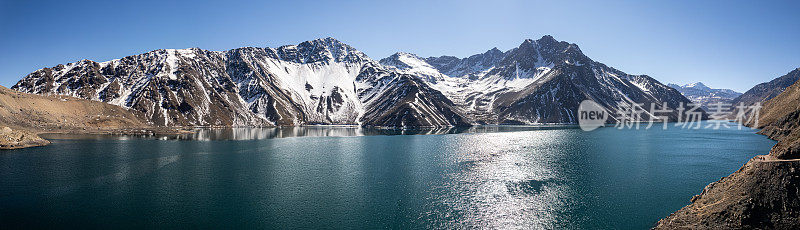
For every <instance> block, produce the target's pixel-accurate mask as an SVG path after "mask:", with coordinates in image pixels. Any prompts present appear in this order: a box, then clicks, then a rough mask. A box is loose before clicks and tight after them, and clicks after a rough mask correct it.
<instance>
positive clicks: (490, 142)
mask: <svg viewBox="0 0 800 230" xmlns="http://www.w3.org/2000/svg"><path fill="white" fill-rule="evenodd" d="M407 134H428V135H407ZM46 137H47V138H50V139H51V140H52V142H53V144H52V145H49V146H44V147H37V148H30V149H21V150H11V151H2V152H0V225H2V226H5V227H0V228H6V227H11V228H30V227H78V228H92V227H100V228H113V229H117V228H152V227H158V228H169V227H173V228H177V227H181V228H187V227H189V228H192V227H198V228H226V229H230V228H268V229H286V228H368V229H375V228H449V229H452V228H474V227H482V228H513V227H536V228H620V229H645V228H650V227H651V226H653V224H654V223H655V222H656V221H658V220H659V219H660V218H663V217H665V216H667V215H669V214H670V213H671V212H674V211H676V210H678V209H679V208H681V207H682V206H684V205H686V204H688V203H689V199H690V198H691V197H692V196H693V195H695V194H698V193H699V192H700V191H701V190H702V189H703V187H704V186H705V185H707V184H708V183H710V182H712V181H716V180H718V179H719V178H720V177H723V176H727V175H729V174H730V173H732V172H733V171H735V170H736V169H738V168H739V167H741V166H742V164H744V163H745V162H747V160H749V159H750V158H751V157H753V156H755V155H758V154H766V153H767V152H768V151H769V149H770V147H771V146H772V145H774V144H775V142H774V141H771V140H768V139H767V138H766V137H764V136H761V135H757V134H755V130H752V129H748V128H745V129H743V130H738V129H736V128H735V127H734V128H731V129H721V130H713V129H700V130H687V129H680V128H679V127H671V128H670V129H668V130H661V129H651V130H618V129H615V128H601V129H598V130H595V131H592V132H583V131H581V130H580V129H575V128H572V127H559V126H553V127H474V128H470V129H441V130H423V131H409V130H407V131H389V130H368V129H360V128H351V127H303V128H280V129H277V128H264V129H255V128H253V129H250V128H238V129H214V130H203V131H201V132H199V133H198V134H193V135H185V136H180V137H164V138H135V137H119V136H115V137H109V136H86V135H80V136H79V135H48V136H46Z"/></svg>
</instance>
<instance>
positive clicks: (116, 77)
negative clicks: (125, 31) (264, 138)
mask: <svg viewBox="0 0 800 230" xmlns="http://www.w3.org/2000/svg"><path fill="white" fill-rule="evenodd" d="M412 62H414V63H412ZM552 70H557V71H552ZM451 75H457V76H451ZM459 75H460V76H459ZM551 79H556V81H553V82H559V83H556V84H547V82H544V81H545V80H547V81H548V82H549V81H550V80H551ZM576 82H577V84H576ZM560 85H567V86H569V87H568V88H564V89H563V90H564V91H568V92H564V93H562V94H556V93H557V92H560V91H559V90H562V89H561V87H560ZM12 89H14V90H18V91H21V92H28V93H36V94H58V95H69V96H75V97H79V98H85V99H91V100H96V101H102V102H106V103H110V104H114V105H119V106H122V107H125V108H130V109H133V110H136V111H139V112H142V113H143V114H145V116H146V117H147V119H148V120H150V121H152V122H153V123H154V124H156V125H160V126H274V125H288V126H293V125H308V124H337V125H338V124H346V125H360V126H379V127H416V126H420V127H422V126H424V127H427V126H462V125H472V124H538V123H575V122H577V119H576V116H575V112H576V109H577V104H578V103H580V100H583V99H595V100H600V101H601V102H600V103H601V104H602V105H604V106H606V107H608V108H609V109H610V108H614V107H616V106H619V103H620V101H623V100H630V101H633V102H637V103H643V104H659V105H661V103H663V102H669V103H670V104H678V103H679V102H681V103H683V102H688V100H687V99H686V98H684V97H683V96H681V95H680V94H679V93H677V91H675V92H672V91H669V89H671V88H669V87H666V86H665V85H663V84H661V83H660V82H658V81H656V80H655V79H652V78H650V77H648V76H646V75H628V74H625V73H624V72H621V71H619V70H616V69H614V68H611V67H608V66H606V65H604V64H602V63H599V62H595V61H592V60H591V59H589V58H588V57H586V56H585V55H583V53H582V52H581V51H580V48H578V46H577V45H576V44H573V43H567V42H563V41H557V40H555V39H554V38H553V37H552V36H543V37H542V38H541V39H538V40H533V39H526V40H524V41H523V42H522V44H520V46H519V47H517V48H514V49H511V50H508V51H500V50H499V49H497V48H493V49H490V50H488V51H486V52H484V53H481V54H476V55H472V56H470V57H467V58H456V57H450V56H440V57H429V58H420V57H417V56H416V55H413V54H409V53H397V54H395V55H392V56H390V57H387V58H384V59H381V60H379V61H376V60H373V59H371V58H369V57H368V56H367V55H366V54H364V53H363V52H361V51H358V50H357V49H355V48H353V47H351V46H349V45H347V44H345V43H343V42H341V41H338V40H336V39H334V38H331V37H328V38H320V39H315V40H311V41H305V42H301V43H299V44H297V45H284V46H279V47H278V48H269V47H264V48H259V47H242V48H236V49H230V50H227V51H208V50H203V49H199V48H188V49H159V50H154V51H150V52H147V53H143V54H138V55H131V56H127V57H123V58H120V59H114V60H111V61H106V62H94V61H90V60H81V61H79V62H75V63H69V64H67V65H57V66H55V67H52V68H43V69H40V70H37V71H34V72H33V73H31V74H29V75H27V76H25V77H24V78H23V79H21V80H20V81H19V82H18V83H17V84H15V85H14V86H13V87H12ZM567 89H568V90H567ZM553 90H555V91H553ZM398 91H399V92H400V93H398ZM521 92H524V93H521ZM412 93H413V94H412ZM532 95H534V96H532ZM536 95H538V96H536ZM382 97H383V98H382ZM561 97H563V98H566V99H569V100H556V98H561ZM498 99H500V100H499V101H498ZM532 100H539V102H533V101H532ZM545 101H552V102H557V103H545ZM397 102H402V103H397ZM374 108H383V109H380V110H376V109H374ZM539 108H543V109H539ZM397 112H402V113H404V114H407V115H402V116H401V115H398V114H393V113H397ZM649 115H652V114H648V116H649ZM675 116H676V115H675V114H671V115H670V117H675Z"/></svg>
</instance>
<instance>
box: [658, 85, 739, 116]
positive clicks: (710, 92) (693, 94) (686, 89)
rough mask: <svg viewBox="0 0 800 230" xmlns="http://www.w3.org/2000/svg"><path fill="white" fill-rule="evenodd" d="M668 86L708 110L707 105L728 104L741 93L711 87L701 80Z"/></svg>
mask: <svg viewBox="0 0 800 230" xmlns="http://www.w3.org/2000/svg"><path fill="white" fill-rule="evenodd" d="M669 87H672V88H675V89H677V90H678V91H679V92H681V94H683V96H686V98H689V100H691V101H692V102H694V103H698V104H701V105H703V106H702V107H703V109H705V110H706V111H708V106H709V105H711V104H717V103H727V104H730V103H732V102H733V100H734V99H736V98H737V97H739V96H741V95H742V93H739V92H736V91H733V90H730V89H712V88H710V87H708V86H706V85H705V84H703V83H702V82H696V83H691V84H686V85H683V86H680V85H676V84H669Z"/></svg>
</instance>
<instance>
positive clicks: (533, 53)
mask: <svg viewBox="0 0 800 230" xmlns="http://www.w3.org/2000/svg"><path fill="white" fill-rule="evenodd" d="M381 63H383V64H385V65H392V66H395V67H396V68H397V69H398V71H401V72H405V73H409V74H420V73H424V75H425V76H434V77H428V78H424V79H435V80H434V81H429V83H430V84H431V87H433V88H434V89H437V90H439V91H441V92H442V93H443V94H445V95H446V96H447V97H448V98H451V100H452V101H453V102H454V103H456V104H457V105H458V107H460V108H462V109H463V110H464V112H465V114H466V115H467V117H468V118H470V119H472V120H473V121H474V122H476V123H482V124H536V123H575V122H577V117H576V113H577V112H576V111H577V108H578V105H579V104H580V102H581V101H583V100H585V99H592V100H594V101H596V102H598V103H599V104H601V105H603V106H604V107H606V108H607V109H608V111H617V109H618V108H620V107H623V106H624V105H623V103H640V104H642V107H643V108H644V109H645V110H649V108H650V105H651V104H656V108H661V105H663V103H667V105H668V107H670V108H675V107H677V106H678V105H679V104H680V103H684V105H685V104H688V103H689V100H687V99H686V98H685V97H683V96H682V95H681V94H680V93H679V92H678V91H676V90H674V89H672V88H670V87H667V86H666V85H663V84H661V83H660V82H658V81H656V80H655V79H653V78H650V77H648V76H645V75H629V74H626V73H624V72H622V71H619V70H616V69H614V68H611V67H608V66H606V65H604V64H602V63H599V62H595V61H593V60H591V59H590V58H588V57H586V56H585V55H583V53H582V52H581V50H580V49H579V48H578V46H577V45H575V44H570V43H567V42H559V41H556V40H555V39H554V38H553V37H551V36H544V37H542V38H541V39H539V40H530V39H528V40H525V41H524V42H523V43H522V44H521V45H520V46H519V47H517V48H514V49H511V50H509V51H506V52H502V51H500V50H497V49H496V48H495V49H491V50H489V51H487V52H485V53H483V54H477V55H473V56H470V57H468V58H464V59H459V58H455V57H449V56H442V57H438V58H437V57H431V58H424V59H423V58H419V57H417V56H416V55H413V54H406V53H398V54H395V55H392V56H391V57H389V58H386V59H384V60H381ZM655 115H656V116H665V115H667V116H669V117H671V118H676V117H677V113H670V114H655ZM643 116H644V117H648V115H647V113H645V114H644V115H643Z"/></svg>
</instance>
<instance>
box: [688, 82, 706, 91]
mask: <svg viewBox="0 0 800 230" xmlns="http://www.w3.org/2000/svg"><path fill="white" fill-rule="evenodd" d="M683 87H685V88H702V89H710V88H709V87H708V86H706V85H705V84H703V83H702V82H699V81H698V82H695V83H689V84H686V85H684V86H683Z"/></svg>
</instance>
